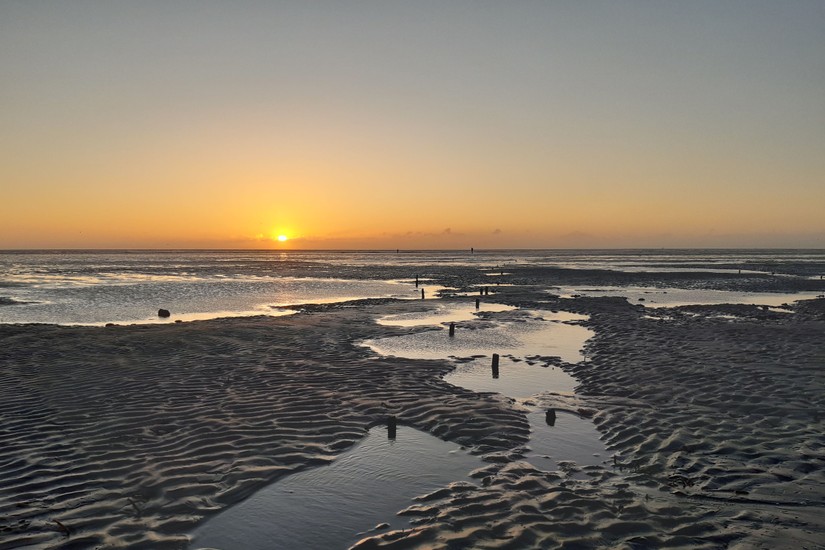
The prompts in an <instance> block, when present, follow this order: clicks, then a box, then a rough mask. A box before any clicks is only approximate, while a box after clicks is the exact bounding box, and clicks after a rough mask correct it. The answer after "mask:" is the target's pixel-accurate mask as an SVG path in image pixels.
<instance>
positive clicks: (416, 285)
mask: <svg viewBox="0 0 825 550" xmlns="http://www.w3.org/2000/svg"><path fill="white" fill-rule="evenodd" d="M415 288H418V275H416V276H415Z"/></svg>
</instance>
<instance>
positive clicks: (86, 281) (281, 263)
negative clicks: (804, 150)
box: [0, 250, 825, 324]
mask: <svg viewBox="0 0 825 550" xmlns="http://www.w3.org/2000/svg"><path fill="white" fill-rule="evenodd" d="M507 264H520V265H547V266H556V267H568V268H577V269H593V268H595V269H615V270H621V271H691V270H701V271H708V270H715V271H737V270H739V269H742V270H749V271H754V272H773V271H776V272H779V273H788V274H791V275H793V276H799V277H811V278H818V277H819V274H821V273H823V272H825V251H822V250H819V251H816V250H809V251H800V250H772V251H763V250H755V251H746V250H704V251H702V250H690V251H679V250H610V251H590V250H563V251H514V250H513V251H509V250H508V251H492V252H485V251H476V252H475V253H474V254H470V252H469V251H419V252H408V251H401V252H395V251H391V252H338V251H335V252H299V251H294V252H293V251H290V252H282V251H4V252H0V322H2V323H28V322H37V323H60V324H103V323H106V322H161V320H159V319H158V318H157V316H156V313H157V310H158V309H159V308H164V309H169V310H170V311H172V313H173V316H172V318H171V319H170V321H166V322H171V321H174V320H193V319H208V318H214V317H221V316H230V315H251V314H268V315H277V314H283V313H285V312H284V311H281V310H279V309H278V306H284V305H290V304H300V303H317V302H332V301H341V300H347V299H353V298H375V297H398V298H405V297H409V298H414V297H417V296H418V294H417V293H416V292H417V291H416V290H415V288H414V286H413V285H411V284H410V281H411V280H412V278H413V277H414V276H415V274H417V273H420V272H422V271H421V268H422V266H428V267H429V268H430V270H431V271H432V270H433V269H437V268H438V267H439V266H441V267H444V268H447V267H449V268H460V267H462V266H466V267H476V268H480V269H482V270H488V271H493V270H498V269H500V268H501V267H502V266H506V265H507ZM428 295H429V294H428Z"/></svg>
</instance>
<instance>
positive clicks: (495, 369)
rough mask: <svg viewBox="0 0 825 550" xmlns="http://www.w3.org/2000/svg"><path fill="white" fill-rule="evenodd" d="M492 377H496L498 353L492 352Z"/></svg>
mask: <svg viewBox="0 0 825 550" xmlns="http://www.w3.org/2000/svg"><path fill="white" fill-rule="evenodd" d="M493 378H498V353H494V354H493Z"/></svg>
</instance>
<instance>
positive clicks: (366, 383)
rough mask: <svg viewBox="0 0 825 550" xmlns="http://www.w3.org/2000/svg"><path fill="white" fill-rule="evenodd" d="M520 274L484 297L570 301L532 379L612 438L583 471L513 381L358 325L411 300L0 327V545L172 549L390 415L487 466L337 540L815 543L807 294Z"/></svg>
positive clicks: (817, 326)
mask: <svg viewBox="0 0 825 550" xmlns="http://www.w3.org/2000/svg"><path fill="white" fill-rule="evenodd" d="M554 275H558V273H554ZM543 277H544V275H543V274H541V273H538V272H527V271H525V272H524V273H522V274H521V275H520V276H518V274H517V276H514V277H512V280H513V281H514V282H515V283H516V284H514V286H507V287H501V288H500V289H499V292H498V293H496V294H495V296H494V297H493V296H491V297H490V299H493V300H495V301H497V302H500V303H505V304H509V305H513V306H519V307H529V308H530V309H533V310H548V311H549V310H555V309H564V310H567V311H572V312H576V313H581V314H587V315H589V316H590V317H589V320H588V321H586V325H587V326H588V327H589V328H590V329H592V330H593V331H594V332H595V337H594V338H593V339H591V340H590V341H589V342H588V344H587V360H586V361H584V362H579V363H575V364H573V363H564V362H562V361H561V360H557V361H556V364H558V365H559V366H561V367H562V368H563V369H564V370H566V371H567V372H569V373H571V374H573V375H574V376H575V377H576V378H577V379H578V380H579V381H580V382H581V385H580V386H579V388H578V389H577V392H578V395H577V396H576V397H565V396H559V395H550V394H547V395H540V396H538V397H534V398H532V400H531V403H533V404H538V405H546V406H553V407H556V408H560V409H566V410H569V411H572V412H575V413H577V414H584V415H586V416H591V415H592V418H593V421H594V422H595V424H596V426H597V427H598V429H599V431H600V432H601V434H602V436H603V439H604V441H605V442H606V443H607V445H608V447H609V448H610V450H611V453H614V456H612V457H611V458H610V459H609V460H608V461H607V462H606V463H605V464H603V465H600V466H587V467H585V468H583V471H584V473H586V476H581V475H574V474H576V473H581V470H582V469H581V468H579V467H578V466H576V465H575V464H567V465H565V467H564V468H561V469H560V470H559V471H555V472H543V471H539V470H537V469H535V468H534V467H532V466H531V465H530V464H528V463H527V462H525V461H522V460H520V459H521V458H522V457H523V456H524V454H525V452H526V450H525V444H526V443H527V442H528V439H529V425H528V422H527V419H526V414H525V411H526V409H525V407H524V405H525V403H524V402H518V401H514V400H511V399H506V398H503V397H500V396H498V395H496V394H491V393H474V392H471V391H469V390H465V389H462V388H459V387H455V386H452V385H450V384H448V383H446V382H444V381H443V380H442V379H441V376H443V375H444V374H445V373H447V372H449V371H450V370H451V369H452V368H453V367H452V366H451V364H449V363H447V362H445V361H424V360H410V359H400V358H394V357H380V356H377V355H375V354H374V353H373V352H372V351H370V350H369V349H368V348H366V347H363V346H360V345H358V344H359V342H361V341H363V340H365V339H369V338H380V337H386V336H391V335H402V334H408V333H410V332H413V331H418V330H432V329H431V328H414V327H412V328H404V327H393V326H385V325H379V324H376V323H375V319H376V318H378V317H380V316H383V315H389V314H394V313H402V312H407V311H414V310H416V309H421V308H424V307H431V306H432V302H427V303H424V302H421V301H406V302H405V301H396V300H371V301H362V302H357V303H350V304H345V305H324V306H314V307H307V308H303V310H302V311H301V312H300V313H298V314H296V315H292V316H288V317H250V318H231V319H216V320H211V321H197V322H191V323H180V324H170V325H165V326H148V325H144V326H139V325H133V326H113V327H105V328H104V327H62V326H51V325H3V326H0V418H2V425H0V442H2V444H0V549H6V548H27V547H31V548H126V547H129V548H147V549H149V548H153V549H155V548H181V549H182V548H186V547H187V546H188V544H189V536H188V533H190V532H191V531H192V529H194V528H195V527H196V526H197V525H198V524H199V523H200V522H202V521H203V520H204V519H205V518H208V517H209V516H211V515H214V514H215V513H217V512H218V511H220V510H222V509H225V508H227V507H229V506H231V505H233V504H235V503H238V502H240V501H241V500H243V499H244V498H245V497H247V496H249V495H250V494H252V493H253V492H255V491H256V490H257V489H259V488H261V487H263V486H264V485H266V484H269V483H272V482H273V481H275V480H277V479H278V478H280V477H282V476H285V475H287V474H289V473H291V472H296V471H298V470H301V469H306V468H309V467H312V466H318V465H322V464H326V463H328V462H330V461H331V460H333V459H334V458H335V457H336V456H337V455H339V454H340V453H341V452H342V451H344V450H346V449H349V448H351V447H352V446H353V445H354V444H355V443H357V442H358V441H359V440H360V439H361V438H362V437H363V436H364V435H365V434H366V433H367V431H368V430H369V428H370V427H372V426H375V425H379V424H382V423H383V422H384V421H385V419H386V417H387V416H388V415H390V414H393V415H396V416H397V417H398V419H399V421H400V422H401V423H402V424H404V425H408V426H412V427H415V428H417V429H420V430H423V431H427V432H429V433H431V434H433V435H435V436H437V437H439V438H442V439H445V440H448V441H453V442H456V443H459V444H461V445H463V446H465V447H467V448H468V449H469V450H470V451H471V452H473V453H476V454H479V455H481V457H482V458H483V459H484V460H485V461H486V462H487V463H488V464H489V466H486V467H485V468H483V469H481V470H479V471H477V472H475V473H474V474H473V477H474V478H476V479H477V483H476V484H471V483H466V482H462V483H455V484H452V485H450V486H447V487H444V488H442V489H440V490H438V491H436V492H434V493H432V494H429V495H421V496H420V497H418V498H417V501H416V502H411V503H410V507H409V508H407V509H406V510H403V511H402V512H401V513H402V514H404V515H407V516H409V517H412V518H413V523H414V527H413V528H412V529H407V530H402V531H391V532H380V533H376V534H374V535H373V536H370V537H367V538H365V539H363V540H361V541H360V542H359V543H358V544H357V545H356V547H357V548H531V547H536V548H726V547H728V548H825V519H823V518H825V473H823V472H825V435H823V433H825V341H824V340H823V334H825V299H819V300H807V301H803V302H799V303H798V304H797V305H794V306H790V307H789V308H788V309H787V310H786V311H772V310H766V309H763V308H760V307H758V306H750V305H714V306H685V307H680V308H675V309H674V308H669V309H659V310H652V309H650V308H648V309H646V308H644V307H643V306H642V305H638V304H631V303H629V302H628V301H626V300H623V299H620V298H608V297H603V298H593V297H574V298H566V299H565V298H558V297H555V296H553V295H552V294H548V293H547V292H545V290H544V289H545V288H546V287H547V286H548V285H547V284H546V281H545V285H544V286H541V285H540V284H538V283H541V282H542V278H543ZM527 283H530V284H527ZM537 284H538V286H536V285H537ZM461 299H463V300H469V298H467V297H460V298H459V297H455V298H444V299H442V300H461ZM273 548H277V544H274V546H273Z"/></svg>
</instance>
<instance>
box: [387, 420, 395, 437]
mask: <svg viewBox="0 0 825 550" xmlns="http://www.w3.org/2000/svg"><path fill="white" fill-rule="evenodd" d="M395 429H396V420H395V417H394V416H389V417H387V439H395Z"/></svg>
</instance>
